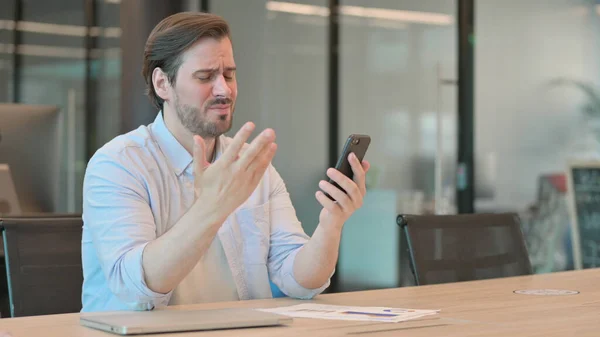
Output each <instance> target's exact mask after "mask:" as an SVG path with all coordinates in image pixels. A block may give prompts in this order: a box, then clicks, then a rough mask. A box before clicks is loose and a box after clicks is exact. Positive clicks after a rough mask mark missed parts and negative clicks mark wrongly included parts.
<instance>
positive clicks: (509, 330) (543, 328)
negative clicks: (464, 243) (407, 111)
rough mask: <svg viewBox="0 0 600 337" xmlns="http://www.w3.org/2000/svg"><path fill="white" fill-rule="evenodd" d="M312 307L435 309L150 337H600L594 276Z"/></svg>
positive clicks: (33, 327)
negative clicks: (387, 317) (552, 292)
mask: <svg viewBox="0 0 600 337" xmlns="http://www.w3.org/2000/svg"><path fill="white" fill-rule="evenodd" d="M521 289H567V290H577V291H580V292H581V293H580V294H578V295H568V296H532V295H518V294H515V293H513V291H514V290H521ZM314 301H315V302H317V303H324V304H339V305H357V306H390V307H403V308H421V309H441V310H442V312H441V313H440V314H439V315H438V316H433V318H429V317H426V318H423V319H421V320H417V321H409V322H404V323H372V322H350V321H329V320H311V319H299V318H296V319H294V323H292V324H291V325H289V326H284V327H271V328H252V329H240V330H221V331H212V332H194V333H184V334H164V335H154V336H157V337H158V336H160V337H163V336H165V337H166V336H169V337H175V336H177V337H180V336H232V335H234V336H239V335H243V336H286V337H287V336H310V337H319V336H346V335H349V336H355V335H357V336H361V335H373V336H377V337H379V336H457V337H458V336H461V337H463V336H560V337H563V336H600V269H588V270H584V271H575V272H565V273H555V274H545V275H534V276H522V277H515V278H505V279H496V280H487V281H475V282H462V283H452V284H444V285H434V286H421V287H411V288H398V289H388V290H374V291H364V292H355V293H339V294H329V295H322V296H318V297H317V298H316V299H315V300H314ZM301 302H302V301H298V300H292V299H285V298H284V299H274V300H258V301H245V302H227V303H225V302H224V303H213V304H204V305H194V306H180V307H172V308H171V309H172V310H185V309H187V308H195V309H204V308H205V309H209V308H226V307H246V308H259V307H260V308H264V307H275V306H284V305H291V304H297V303H301ZM0 331H8V332H10V333H11V334H12V336H13V337H33V336H36V337H37V336H45V337H63V336H74V337H101V336H104V337H106V336H115V335H111V334H108V333H104V332H101V331H96V330H92V329H89V328H85V327H82V326H79V314H67V315H52V316H38V317H24V318H16V319H1V320H0ZM0 335H1V333H0Z"/></svg>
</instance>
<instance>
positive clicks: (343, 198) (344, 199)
mask: <svg viewBox="0 0 600 337" xmlns="http://www.w3.org/2000/svg"><path fill="white" fill-rule="evenodd" d="M319 188H321V189H322V190H323V191H324V192H327V194H329V195H330V196H331V197H332V198H333V199H334V201H337V203H338V205H340V207H341V208H342V209H343V210H345V211H351V210H352V209H354V205H353V203H352V200H350V198H349V197H348V195H347V194H346V193H345V192H344V191H342V190H341V189H339V188H338V187H336V186H334V185H333V184H331V183H330V182H327V181H325V180H321V181H319Z"/></svg>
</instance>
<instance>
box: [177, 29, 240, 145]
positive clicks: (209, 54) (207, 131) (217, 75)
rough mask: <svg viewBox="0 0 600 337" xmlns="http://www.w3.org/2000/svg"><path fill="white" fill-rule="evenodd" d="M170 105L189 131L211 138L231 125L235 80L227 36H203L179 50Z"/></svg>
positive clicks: (230, 48)
mask: <svg viewBox="0 0 600 337" xmlns="http://www.w3.org/2000/svg"><path fill="white" fill-rule="evenodd" d="M171 90H172V92H171V93H172V95H171V97H172V98H173V99H172V102H171V103H172V106H173V108H174V110H175V112H176V113H177V117H178V118H179V121H180V122H181V124H182V125H183V126H184V127H185V128H186V129H187V130H188V131H190V132H191V133H192V134H194V135H199V136H201V137H203V138H207V137H208V138H213V137H218V136H220V135H222V134H223V133H225V132H227V131H229V129H231V122H232V119H233V111H234V109H235V100H236V97H237V82H236V77H235V61H234V60H233V48H232V46H231V41H230V40H229V39H228V38H222V39H221V40H216V39H213V38H204V39H201V40H200V41H199V42H197V43H196V44H195V45H194V46H192V47H191V48H190V49H188V50H187V51H186V52H185V53H184V54H183V62H182V64H181V66H180V67H179V70H178V72H177V78H176V81H175V86H174V87H173V88H172V89H171Z"/></svg>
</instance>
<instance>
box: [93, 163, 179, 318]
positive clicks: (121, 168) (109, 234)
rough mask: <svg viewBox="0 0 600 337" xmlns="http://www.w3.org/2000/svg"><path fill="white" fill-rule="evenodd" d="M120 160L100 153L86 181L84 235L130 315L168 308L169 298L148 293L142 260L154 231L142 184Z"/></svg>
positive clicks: (132, 171)
mask: <svg viewBox="0 0 600 337" xmlns="http://www.w3.org/2000/svg"><path fill="white" fill-rule="evenodd" d="M119 155H121V153H118V154H111V155H108V154H103V153H96V155H94V157H93V158H92V160H91V161H90V163H89V164H88V168H87V170H86V175H85V179H84V187H83V191H84V192H83V193H84V198H83V199H84V202H83V214H84V217H83V219H84V230H87V231H89V232H90V233H91V238H92V243H93V247H94V250H95V253H96V255H97V260H98V261H99V264H100V267H101V269H102V273H103V274H104V277H105V279H106V283H107V286H108V288H109V289H110V291H111V292H112V293H113V294H114V295H115V296H117V297H118V298H119V300H121V301H122V302H123V303H124V304H125V305H126V306H127V307H129V308H130V309H131V310H151V309H153V308H154V307H156V306H163V305H166V302H168V299H169V297H170V293H169V294H160V293H156V292H154V291H152V290H151V289H150V288H148V286H147V284H146V282H145V279H144V270H143V266H142V255H143V252H144V248H145V247H146V245H147V244H148V243H149V242H151V241H152V240H154V239H156V225H155V222H154V217H153V214H152V211H151V208H150V198H149V196H148V192H147V189H146V188H145V185H144V181H143V180H142V179H141V178H140V177H139V176H138V175H137V174H136V173H135V165H131V164H130V163H128V165H127V166H128V167H126V166H125V165H122V164H121V162H120V160H126V158H125V159H123V158H119Z"/></svg>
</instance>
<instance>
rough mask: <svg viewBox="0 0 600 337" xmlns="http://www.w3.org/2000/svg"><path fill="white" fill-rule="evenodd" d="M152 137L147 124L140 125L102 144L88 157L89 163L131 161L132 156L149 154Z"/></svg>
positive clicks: (151, 146)
mask: <svg viewBox="0 0 600 337" xmlns="http://www.w3.org/2000/svg"><path fill="white" fill-rule="evenodd" d="M152 148H153V142H152V137H151V134H150V129H149V127H148V126H145V125H143V126H140V127H138V128H137V129H135V130H132V131H130V132H128V133H125V134H122V135H119V136H117V137H115V138H113V139H112V140H110V141H109V142H108V143H106V144H104V146H102V147H101V148H100V149H98V151H96V153H94V155H93V156H92V158H91V159H90V164H93V163H94V162H95V161H98V160H101V159H102V160H109V161H115V162H122V163H127V162H131V160H132V159H135V158H134V157H144V156H151V155H150V152H151V151H152Z"/></svg>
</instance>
